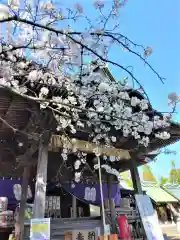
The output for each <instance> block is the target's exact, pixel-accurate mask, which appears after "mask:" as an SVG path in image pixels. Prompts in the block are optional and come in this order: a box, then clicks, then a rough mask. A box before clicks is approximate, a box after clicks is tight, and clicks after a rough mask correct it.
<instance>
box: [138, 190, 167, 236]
mask: <svg viewBox="0 0 180 240" xmlns="http://www.w3.org/2000/svg"><path fill="white" fill-rule="evenodd" d="M135 199H136V204H137V207H138V210H139V213H140V217H141V220H142V223H143V226H144V230H145V233H146V237H147V240H164V237H163V234H162V230H161V228H160V226H159V221H158V217H157V214H156V212H155V210H154V208H153V205H152V202H151V199H150V198H149V196H147V195H141V194H137V195H135Z"/></svg>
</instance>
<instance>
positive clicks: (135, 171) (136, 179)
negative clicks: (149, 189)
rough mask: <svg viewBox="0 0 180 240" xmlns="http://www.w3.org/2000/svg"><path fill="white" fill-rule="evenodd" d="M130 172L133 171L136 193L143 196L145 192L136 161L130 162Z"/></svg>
mask: <svg viewBox="0 0 180 240" xmlns="http://www.w3.org/2000/svg"><path fill="white" fill-rule="evenodd" d="M130 171H131V178H132V182H133V187H134V190H135V193H136V194H143V190H142V187H141V180H140V177H139V173H138V168H137V162H136V160H134V159H132V160H131V161H130Z"/></svg>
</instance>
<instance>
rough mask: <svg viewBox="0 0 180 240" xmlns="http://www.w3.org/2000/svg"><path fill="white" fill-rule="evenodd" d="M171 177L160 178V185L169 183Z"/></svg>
mask: <svg viewBox="0 0 180 240" xmlns="http://www.w3.org/2000/svg"><path fill="white" fill-rule="evenodd" d="M168 181H169V179H168V178H165V177H161V178H160V186H164V185H165V184H166V183H168Z"/></svg>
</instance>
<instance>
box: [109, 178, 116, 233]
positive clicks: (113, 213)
mask: <svg viewBox="0 0 180 240" xmlns="http://www.w3.org/2000/svg"><path fill="white" fill-rule="evenodd" d="M112 178H113V176H112V175H110V174H108V175H107V187H108V198H109V208H110V216H111V224H112V234H116V233H117V231H116V210H115V204H114V200H113V199H112V184H113V182H112Z"/></svg>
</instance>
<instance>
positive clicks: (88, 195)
mask: <svg viewBox="0 0 180 240" xmlns="http://www.w3.org/2000/svg"><path fill="white" fill-rule="evenodd" d="M62 187H63V188H64V189H65V190H66V191H67V192H69V193H71V194H72V195H74V196H76V197H77V198H78V199H79V200H81V201H84V202H87V203H88V204H93V205H101V195H100V185H99V184H82V183H79V184H74V183H73V184H71V183H66V184H62ZM103 198H104V200H105V199H108V188H107V184H103ZM112 198H113V199H114V201H115V205H116V206H119V205H120V191H119V185H118V184H113V185H112Z"/></svg>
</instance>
